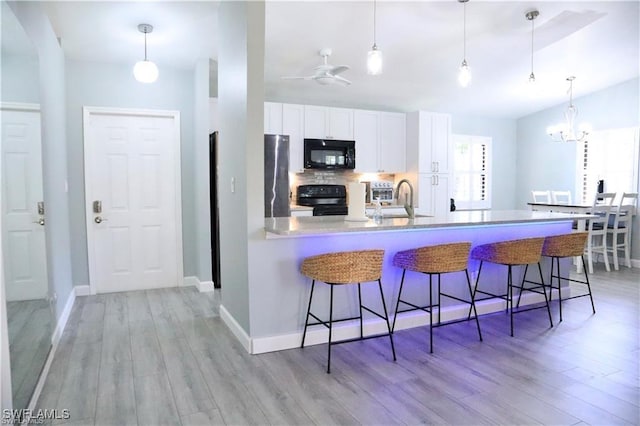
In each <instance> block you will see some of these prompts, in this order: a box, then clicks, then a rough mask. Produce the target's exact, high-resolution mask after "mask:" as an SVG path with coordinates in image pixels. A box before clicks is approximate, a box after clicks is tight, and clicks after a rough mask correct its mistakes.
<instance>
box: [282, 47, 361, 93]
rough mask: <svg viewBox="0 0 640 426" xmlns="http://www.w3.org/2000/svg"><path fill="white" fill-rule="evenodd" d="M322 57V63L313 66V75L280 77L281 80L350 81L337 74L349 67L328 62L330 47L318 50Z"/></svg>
mask: <svg viewBox="0 0 640 426" xmlns="http://www.w3.org/2000/svg"><path fill="white" fill-rule="evenodd" d="M319 54H320V56H322V58H323V64H322V65H318V66H317V67H315V68H314V73H313V75H308V76H294V77H282V79H283V80H315V81H316V83H318V84H322V85H327V84H336V83H337V84H342V85H343V86H348V85H350V84H351V81H349V80H347V79H346V78H344V77H340V76H339V75H338V74H340V73H343V72H345V71H347V70H348V69H349V67H348V66H347V65H338V66H334V65H331V64H329V63H328V58H329V56H331V49H330V48H324V49H322V50H320V52H319Z"/></svg>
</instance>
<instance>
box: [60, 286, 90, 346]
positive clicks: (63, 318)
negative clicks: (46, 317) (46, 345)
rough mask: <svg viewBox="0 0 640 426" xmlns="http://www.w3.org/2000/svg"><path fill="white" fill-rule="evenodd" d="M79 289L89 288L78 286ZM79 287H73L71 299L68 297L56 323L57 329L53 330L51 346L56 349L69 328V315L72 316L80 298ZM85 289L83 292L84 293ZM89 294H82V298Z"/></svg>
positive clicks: (70, 294)
mask: <svg viewBox="0 0 640 426" xmlns="http://www.w3.org/2000/svg"><path fill="white" fill-rule="evenodd" d="M78 287H87V288H88V287H89V286H78ZM78 287H73V288H72V289H71V292H70V293H69V297H67V303H65V304H64V308H63V309H62V313H61V314H60V317H59V318H58V321H57V323H56V328H55V330H53V336H51V344H52V345H53V346H54V347H56V346H57V345H58V342H59V341H60V338H61V337H62V333H63V332H64V328H65V327H66V326H67V321H68V320H69V315H71V310H72V309H73V305H74V303H75V302H76V297H77V296H79V294H78V291H77V290H76V289H77V288H78ZM84 291H85V289H84V288H83V289H82V290H81V292H84ZM86 295H88V293H87V294H82V296H86Z"/></svg>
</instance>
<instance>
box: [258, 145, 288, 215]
mask: <svg viewBox="0 0 640 426" xmlns="http://www.w3.org/2000/svg"><path fill="white" fill-rule="evenodd" d="M289 201H290V199H289V136H287V135H264V217H283V216H291V210H290V208H289Z"/></svg>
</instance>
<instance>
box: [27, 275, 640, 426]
mask: <svg viewBox="0 0 640 426" xmlns="http://www.w3.org/2000/svg"><path fill="white" fill-rule="evenodd" d="M592 284H593V290H594V297H595V304H596V310H597V313H596V314H595V315H592V314H591V307H590V304H589V300H588V298H580V299H574V300H569V301H566V302H565V303H564V304H563V316H564V321H563V322H562V323H558V322H557V321H558V307H557V304H556V303H554V304H553V311H552V312H553V315H554V322H555V323H556V325H555V326H554V327H553V328H549V327H548V319H547V317H546V312H545V311H544V310H537V311H531V312H527V313H522V314H519V315H517V316H516V319H515V333H516V335H515V337H513V338H512V337H510V336H509V321H508V318H509V317H508V315H505V314H504V313H497V314H491V315H486V316H483V317H481V318H480V321H481V326H482V332H483V337H484V342H479V341H478V340H477V334H476V329H475V324H474V323H472V322H470V323H461V324H455V325H451V326H449V327H443V328H438V329H435V330H434V353H433V354H430V353H429V351H428V329H427V328H418V329H411V330H403V331H398V332H396V334H395V342H396V351H397V354H398V361H397V362H395V363H394V362H392V361H391V354H390V349H389V344H388V340H387V339H373V340H367V341H363V342H355V343H350V344H345V345H339V346H336V347H334V349H333V356H332V368H331V371H332V372H331V374H330V375H328V374H326V372H325V367H326V345H318V346H312V347H307V348H304V349H292V350H287V351H281V352H274V353H268V354H262V355H249V354H247V353H246V352H245V351H244V349H243V348H242V347H241V345H240V344H239V343H238V342H237V341H236V340H235V338H234V337H233V336H232V335H231V334H230V332H229V331H228V330H227V328H226V326H225V325H224V324H223V323H222V321H221V320H220V318H219V317H218V306H219V301H218V297H219V295H218V294H217V293H216V294H214V293H204V294H201V293H198V292H197V291H196V290H195V289H194V288H178V289H163V290H153V291H143V292H130V293H118V294H107V295H99V296H89V297H82V298H78V299H77V300H76V305H75V307H74V309H73V312H72V314H71V318H70V320H69V323H68V325H67V329H66V330H65V333H64V335H63V337H62V341H61V343H60V345H59V347H58V350H57V353H56V355H55V358H54V360H53V365H52V366H51V370H50V372H49V375H48V378H47V381H46V383H45V386H44V390H43V392H42V394H41V396H40V399H39V401H38V406H37V408H47V409H53V408H57V409H58V410H62V409H69V410H70V414H71V418H70V419H69V420H67V421H66V422H67V423H68V424H75V425H93V424H95V425H164V424H166V425H209V424H214V425H215V424H228V425H265V424H274V425H287V424H290V425H311V424H318V425H325V424H340V425H347V424H367V425H369V424H371V425H387V424H456V425H467V424H468V425H479V424H509V425H511V424H532V425H533V424H553V425H556V424H557V425H578V424H592V425H625V424H629V425H637V424H640V385H639V371H638V370H639V365H638V364H639V362H638V359H639V355H640V343H639V342H640V339H639V318H640V300H639V299H640V270H638V269H627V268H621V269H620V271H612V272H609V273H607V272H604V271H601V270H597V271H596V273H595V274H594V275H593V276H592ZM577 289H580V288H579V287H577ZM54 423H56V424H58V423H64V421H60V420H57V421H54Z"/></svg>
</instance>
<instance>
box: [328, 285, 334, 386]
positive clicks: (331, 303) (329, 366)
mask: <svg viewBox="0 0 640 426" xmlns="http://www.w3.org/2000/svg"><path fill="white" fill-rule="evenodd" d="M330 287H331V302H330V304H329V344H328V345H327V348H328V349H327V351H328V354H327V355H328V356H327V374H329V373H331V331H332V328H333V327H332V325H333V287H334V286H333V284H330Z"/></svg>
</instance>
